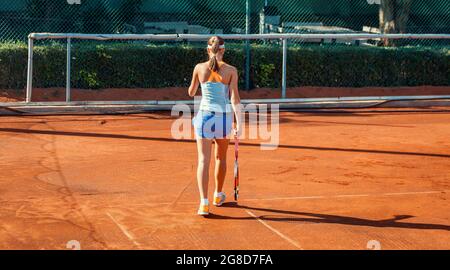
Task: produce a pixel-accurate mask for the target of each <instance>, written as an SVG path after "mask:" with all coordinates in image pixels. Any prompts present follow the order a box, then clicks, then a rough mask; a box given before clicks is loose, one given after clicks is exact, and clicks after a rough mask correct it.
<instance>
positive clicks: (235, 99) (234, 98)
mask: <svg viewBox="0 0 450 270" xmlns="http://www.w3.org/2000/svg"><path fill="white" fill-rule="evenodd" d="M230 92H231V97H230V100H231V106H232V107H233V111H234V115H235V119H236V134H235V135H237V136H240V132H241V131H242V128H241V123H242V121H241V117H242V115H241V97H240V96H239V89H238V72H237V69H236V68H234V67H233V71H232V75H231V82H230Z"/></svg>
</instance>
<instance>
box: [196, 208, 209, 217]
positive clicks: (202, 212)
mask: <svg viewBox="0 0 450 270" xmlns="http://www.w3.org/2000/svg"><path fill="white" fill-rule="evenodd" d="M197 214H199V215H200V216H207V215H209V205H200V207H199V208H198V212H197Z"/></svg>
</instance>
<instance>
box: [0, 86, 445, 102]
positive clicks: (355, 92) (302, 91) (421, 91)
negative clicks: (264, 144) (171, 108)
mask: <svg viewBox="0 0 450 270" xmlns="http://www.w3.org/2000/svg"><path fill="white" fill-rule="evenodd" d="M65 91H66V90H65V88H34V89H33V97H32V100H33V101H64V100H65ZM286 92H287V97H288V98H321V97H349V96H351V97H358V96H416V95H450V87H448V86H425V85H424V86H417V87H365V88H351V87H312V86H307V87H296V88H288V89H287V91H286ZM199 93H200V90H199ZM240 95H241V97H242V98H245V99H260V98H281V90H280V89H270V88H258V89H253V90H251V91H240ZM71 98H72V100H73V101H98V100H100V101H105V100H108V101H120V100H189V99H191V98H190V97H189V96H188V95H187V87H170V88H157V89H147V88H146V89H142V88H137V89H135V88H112V89H98V90H89V89H76V88H75V89H72V90H71ZM24 100H25V90H11V89H0V102H15V101H24Z"/></svg>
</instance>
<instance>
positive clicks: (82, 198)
mask: <svg viewBox="0 0 450 270" xmlns="http://www.w3.org/2000/svg"><path fill="white" fill-rule="evenodd" d="M173 120H174V119H173V118H171V117H170V116H169V114H167V113H160V114H140V115H118V116H108V115H103V116H28V117H0V149H1V151H0V248H1V249H66V243H67V242H68V241H70V240H77V241H79V243H80V244H81V249H367V245H368V242H369V241H370V240H376V241H378V242H379V243H380V244H381V248H382V249H450V110H448V109H445V108H440V109H439V108H430V109H389V110H388V109H370V110H358V111H356V110H345V111H344V110H340V111H331V112H330V111H327V112H323V111H322V112H320V111H315V112H283V113H281V119H280V126H279V128H280V137H281V138H280V146H279V148H278V149H277V150H275V151H262V150H260V148H259V142H260V141H258V140H249V139H244V140H242V145H241V148H240V166H241V167H240V169H241V198H240V200H239V202H238V204H235V203H233V202H232V188H233V187H232V184H233V181H232V173H231V171H232V170H231V169H232V160H233V148H232V147H230V149H229V173H228V175H227V182H226V184H225V191H226V193H227V194H228V197H229V203H227V204H225V205H224V206H223V207H221V208H217V207H213V206H212V207H211V211H212V214H211V215H210V217H209V218H202V217H198V216H197V215H196V211H197V206H198V199H199V198H198V193H197V184H196V180H195V171H196V157H197V153H196V146H195V142H194V141H192V140H186V141H176V140H173V139H172V138H171V134H170V128H171V124H172V122H173ZM213 182H214V181H210V184H211V185H210V194H211V193H212V191H213V190H212V189H213Z"/></svg>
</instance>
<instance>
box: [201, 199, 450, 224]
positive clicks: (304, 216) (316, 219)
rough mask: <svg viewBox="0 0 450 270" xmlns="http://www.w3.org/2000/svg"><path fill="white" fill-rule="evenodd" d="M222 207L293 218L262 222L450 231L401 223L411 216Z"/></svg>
mask: <svg viewBox="0 0 450 270" xmlns="http://www.w3.org/2000/svg"><path fill="white" fill-rule="evenodd" d="M222 207H228V208H239V209H245V210H254V211H262V212H268V213H275V214H283V215H291V217H286V216H281V215H280V216H275V215H270V214H267V215H260V216H257V218H259V219H261V220H265V221H278V222H283V221H285V222H300V223H326V224H341V225H350V226H368V227H377V228H388V227H389V228H403V229H419V230H445V231H450V226H449V225H442V224H426V223H410V222H401V220H405V219H408V218H412V217H414V216H411V215H396V216H394V218H391V219H384V220H371V219H363V218H356V217H346V216H338V215H327V214H315V213H307V212H295V211H289V210H279V209H271V208H259V207H250V206H246V205H239V204H237V203H236V202H228V203H224V204H223V205H222ZM300 216H301V217H300ZM207 218H210V219H234V220H253V219H255V218H254V217H251V216H246V217H229V216H223V215H217V214H212V213H211V214H210V215H209V216H208V217H207Z"/></svg>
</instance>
